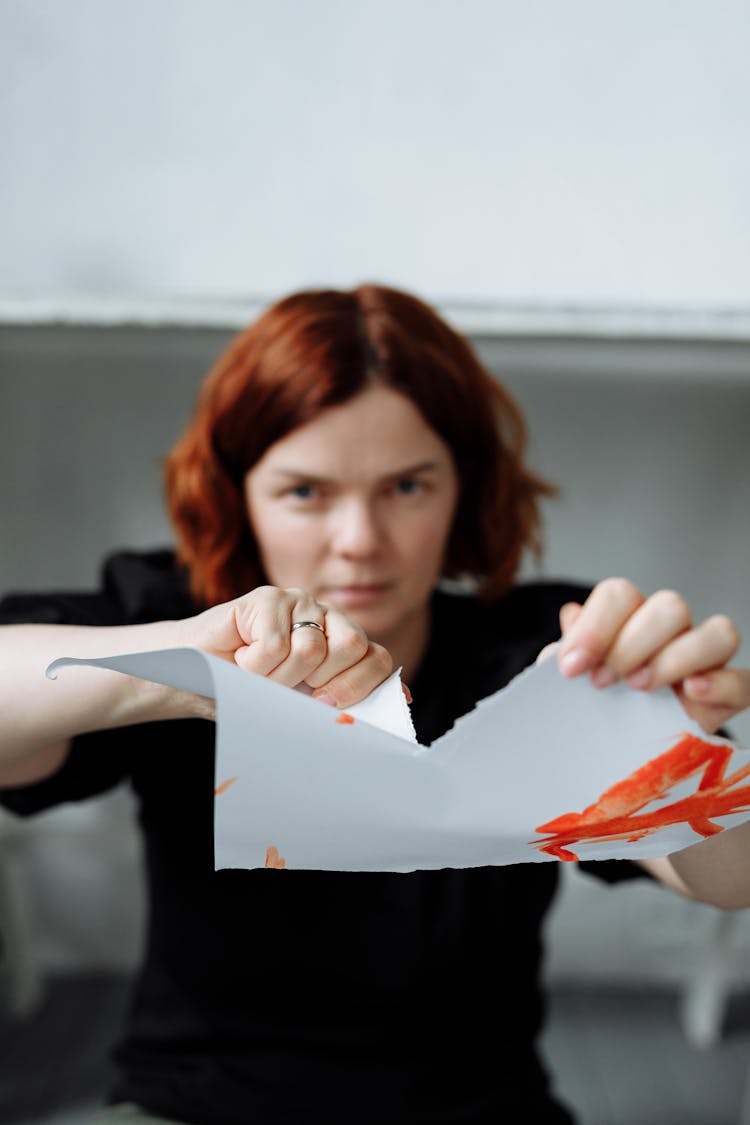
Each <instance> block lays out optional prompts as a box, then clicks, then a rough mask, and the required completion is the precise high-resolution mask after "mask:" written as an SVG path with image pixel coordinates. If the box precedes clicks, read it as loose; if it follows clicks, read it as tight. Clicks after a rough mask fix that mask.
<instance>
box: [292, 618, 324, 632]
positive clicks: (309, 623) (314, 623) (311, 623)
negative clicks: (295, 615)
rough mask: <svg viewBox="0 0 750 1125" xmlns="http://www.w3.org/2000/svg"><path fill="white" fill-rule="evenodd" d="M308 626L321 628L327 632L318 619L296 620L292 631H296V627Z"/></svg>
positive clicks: (303, 627) (304, 627)
mask: <svg viewBox="0 0 750 1125" xmlns="http://www.w3.org/2000/svg"><path fill="white" fill-rule="evenodd" d="M308 627H309V628H310V629H320V631H321V633H325V629H324V628H323V626H322V625H319V624H318V622H317V621H295V622H294V624H293V625H292V632H294V630H295V629H307V628H308Z"/></svg>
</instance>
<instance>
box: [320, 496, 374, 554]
mask: <svg viewBox="0 0 750 1125" xmlns="http://www.w3.org/2000/svg"><path fill="white" fill-rule="evenodd" d="M383 540H384V535H383V528H382V527H381V526H380V521H379V520H378V518H377V513H376V511H375V507H374V505H373V504H372V503H371V502H369V501H367V500H359V499H357V500H351V501H348V502H346V503H342V504H341V505H340V507H339V508H338V510H337V511H336V512H335V514H334V526H333V531H332V545H333V548H334V551H335V552H336V553H337V554H339V555H342V556H344V557H346V558H352V559H366V558H372V557H373V555H376V554H378V552H379V551H380V550H381V548H382V546H383Z"/></svg>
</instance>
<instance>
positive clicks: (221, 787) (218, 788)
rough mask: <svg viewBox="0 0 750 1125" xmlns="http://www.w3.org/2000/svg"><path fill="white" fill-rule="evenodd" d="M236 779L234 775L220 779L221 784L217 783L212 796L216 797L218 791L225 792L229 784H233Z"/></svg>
mask: <svg viewBox="0 0 750 1125" xmlns="http://www.w3.org/2000/svg"><path fill="white" fill-rule="evenodd" d="M236 780H237V778H236V777H228V778H227V779H226V781H222V782H221V784H220V785H217V786H216V788H215V789H214V796H215V797H218V796H219V794H220V793H226V791H227V789H228V788H229V786H230V785H234V783H235V781H236Z"/></svg>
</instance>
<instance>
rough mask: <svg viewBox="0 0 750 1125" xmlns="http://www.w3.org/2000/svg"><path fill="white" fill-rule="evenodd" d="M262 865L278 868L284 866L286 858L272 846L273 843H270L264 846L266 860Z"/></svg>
mask: <svg viewBox="0 0 750 1125" xmlns="http://www.w3.org/2000/svg"><path fill="white" fill-rule="evenodd" d="M264 866H265V867H277V868H279V869H281V868H282V867H286V860H285V859H284V857H283V856H281V855H279V849H278V848H276V847H274V845H273V844H271V846H270V847H269V848H266V862H265V864H264Z"/></svg>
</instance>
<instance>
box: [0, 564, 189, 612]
mask: <svg viewBox="0 0 750 1125" xmlns="http://www.w3.org/2000/svg"><path fill="white" fill-rule="evenodd" d="M194 612H195V606H194V605H193V604H192V602H191V599H190V596H189V592H188V583H187V579H186V576H185V574H184V573H183V572H182V571H181V569H180V568H179V567H178V566H177V564H176V562H175V558H174V553H173V552H172V551H171V550H152V551H121V552H118V553H117V554H113V555H111V556H109V557H108V558H107V559H106V560H105V562H104V564H103V566H102V569H101V583H100V586H99V588H98V589H94V590H57V591H42V592H35V593H9V594H7V595H6V596H5V597H4V598H2V600H0V624H9V623H13V622H19V623H20V622H23V623H37V622H39V623H47V624H74V625H130V624H138V623H142V622H146V621H155V620H160V619H167V618H170V619H177V618H180V617H187V616H189V615H190V614H191V613H194Z"/></svg>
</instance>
